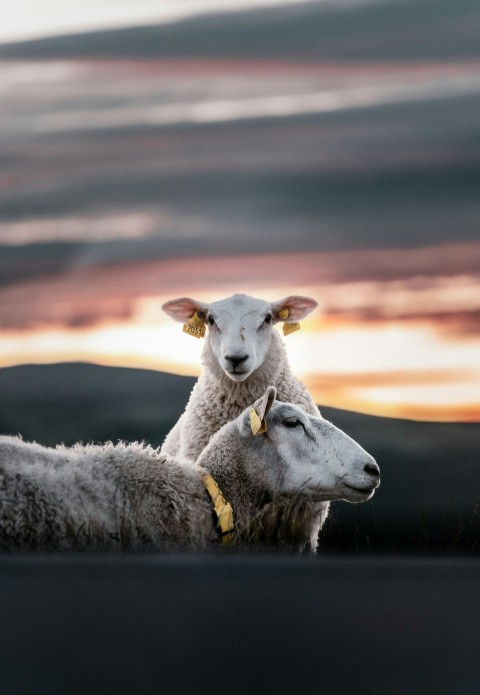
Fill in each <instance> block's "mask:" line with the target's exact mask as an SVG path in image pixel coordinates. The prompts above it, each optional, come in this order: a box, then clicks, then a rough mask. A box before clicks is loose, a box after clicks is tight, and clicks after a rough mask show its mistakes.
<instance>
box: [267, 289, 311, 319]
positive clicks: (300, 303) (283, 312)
mask: <svg viewBox="0 0 480 695" xmlns="http://www.w3.org/2000/svg"><path fill="white" fill-rule="evenodd" d="M317 306H318V302H316V301H315V299H312V298H311V297H299V296H297V295H291V296H290V297H285V299H281V300H280V301H279V302H272V304H271V307H272V313H273V316H274V319H275V320H276V321H287V322H289V323H290V322H292V321H293V322H294V321H301V319H304V318H305V316H308V314H309V313H310V312H311V311H313V310H314V309H315V308H316V307H317Z"/></svg>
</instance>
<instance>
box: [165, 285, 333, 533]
mask: <svg viewBox="0 0 480 695" xmlns="http://www.w3.org/2000/svg"><path fill="white" fill-rule="evenodd" d="M316 306H317V302H316V301H315V300H314V299H311V298H310V297H299V296H289V297H286V298H285V299H282V300H280V301H277V302H267V301H264V300H262V299H256V298H254V297H249V296H248V295H245V294H235V295H233V296H232V297H228V298H227V299H222V300H220V301H216V302H212V303H210V304H206V303H205V302H201V301H197V300H195V299H191V298H189V297H181V298H179V299H172V300H170V301H168V302H166V303H165V304H163V306H162V309H163V310H164V311H165V312H166V313H167V314H168V315H169V316H171V317H172V318H174V319H175V320H176V321H182V322H186V324H187V325H186V328H187V330H188V332H190V333H192V334H193V335H197V336H199V335H201V336H203V335H205V332H206V331H205V327H208V332H206V340H205V345H204V349H203V352H202V362H203V365H204V370H203V372H202V374H201V375H200V377H199V378H198V380H197V382H196V383H195V386H194V387H193V390H192V393H191V394H190V398H189V401H188V403H187V406H186V408H185V411H184V413H183V414H182V415H181V416H180V418H179V420H178V421H177V423H176V424H175V426H174V427H173V428H172V430H171V431H170V432H169V433H168V434H167V436H166V438H165V441H164V442H163V445H162V451H163V452H165V453H168V454H171V455H174V456H176V455H179V456H182V457H187V458H190V459H192V461H196V460H197V459H198V456H199V455H200V452H201V451H202V450H203V449H204V447H205V446H206V444H207V443H208V441H209V439H210V437H212V435H213V434H215V432H217V431H218V430H219V429H220V427H222V425H224V424H225V423H226V422H228V421H229V420H232V419H234V418H236V417H237V416H238V415H239V413H241V412H242V410H243V409H244V408H245V407H246V406H247V405H248V403H251V402H252V401H253V400H255V399H256V398H258V397H259V396H260V395H261V394H262V393H264V391H265V389H266V387H267V386H268V385H269V384H272V385H274V386H275V387H276V389H277V398H278V400H280V401H284V402H290V403H297V404H298V405H301V406H302V407H303V408H304V409H305V410H306V411H307V412H308V413H310V414H311V415H315V416H318V415H319V411H318V408H317V406H316V405H315V402H314V400H313V399H312V397H311V395H310V394H309V392H308V391H307V389H306V387H305V386H304V384H303V383H302V382H301V381H300V380H299V379H297V378H296V377H295V376H294V375H293V373H292V370H291V368H290V365H289V362H288V357H287V354H286V351H285V346H284V344H283V341H282V338H281V337H280V335H279V333H278V331H277V330H275V329H274V325H275V324H277V323H278V322H280V321H283V322H284V325H285V326H286V327H290V328H291V327H293V328H295V327H297V326H298V322H299V321H301V320H302V319H303V318H305V316H307V315H308V314H309V313H310V312H311V311H312V310H313V309H315V307H316ZM327 513H328V505H327V506H326V507H325V508H322V514H321V515H320V516H319V517H318V519H315V520H312V523H313V526H312V528H311V529H310V530H309V531H308V533H307V537H308V539H309V542H312V539H314V538H315V537H316V536H318V533H319V532H320V529H321V527H322V525H323V523H324V521H325V519H326V516H327ZM314 545H315V546H316V541H315V542H314Z"/></svg>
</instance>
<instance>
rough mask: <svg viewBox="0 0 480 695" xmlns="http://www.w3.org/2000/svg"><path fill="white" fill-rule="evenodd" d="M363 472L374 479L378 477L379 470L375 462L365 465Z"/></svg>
mask: <svg viewBox="0 0 480 695" xmlns="http://www.w3.org/2000/svg"><path fill="white" fill-rule="evenodd" d="M363 470H364V471H365V473H369V474H370V475H373V476H375V477H376V478H379V477H380V468H379V467H378V466H377V464H376V463H375V461H370V462H369V463H367V464H366V466H365V467H364V469H363Z"/></svg>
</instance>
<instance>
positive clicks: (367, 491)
mask: <svg viewBox="0 0 480 695" xmlns="http://www.w3.org/2000/svg"><path fill="white" fill-rule="evenodd" d="M343 484H344V485H345V487H348V489H349V490H353V491H354V492H359V493H360V494H361V495H371V494H372V492H374V490H376V489H377V487H378V485H369V486H368V487H355V486H354V485H349V484H348V483H343Z"/></svg>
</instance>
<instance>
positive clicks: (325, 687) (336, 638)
mask: <svg viewBox="0 0 480 695" xmlns="http://www.w3.org/2000/svg"><path fill="white" fill-rule="evenodd" d="M479 580H480V562H479V561H477V560H473V559H471V560H463V559H459V558H456V559H452V560H449V559H445V558H443V559H441V558H433V559H426V558H422V559H410V558H393V559H392V558H389V559H383V558H380V557H376V558H369V559H366V558H360V559H358V558H355V557H353V556H351V557H350V558H334V557H333V558H332V557H326V558H322V557H319V558H318V557H317V558H303V557H290V556H233V557H216V556H214V557H211V556H210V557H205V556H167V557H158V556H156V557H155V556H148V557H146V556H143V557H114V558H112V557H94V556H74V557H58V556H23V557H18V556H16V557H14V556H3V557H1V558H0V611H1V613H0V614H1V623H0V624H1V628H0V692H1V693H2V695H29V694H30V693H32V694H33V693H35V695H42V694H43V693H45V694H48V695H57V694H58V695H65V694H67V693H68V694H69V695H74V694H76V693H82V694H83V693H116V694H121V693H142V695H147V694H148V693H155V695H159V694H160V695H161V694H165V695H170V694H172V695H173V694H175V695H182V694H183V693H188V694H189V695H198V694H200V693H221V692H225V693H229V694H231V695H236V694H237V693H249V694H250V693H251V694H252V695H255V694H257V693H258V694H260V693H262V694H268V693H276V694H277V693H292V695H293V694H294V693H295V694H297V693H298V694H300V693H317V692H318V693H322V694H327V693H335V694H337V693H346V692H356V693H368V692H376V693H382V695H384V694H386V693H398V694H399V695H400V694H401V695H404V694H405V693H421V694H422V695H424V694H428V693H435V695H440V694H443V693H445V694H447V693H448V694H449V695H450V694H453V693H455V694H457V693H465V694H467V693H476V692H478V691H479V687H480V661H479V659H478V647H479V644H480V601H479Z"/></svg>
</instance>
